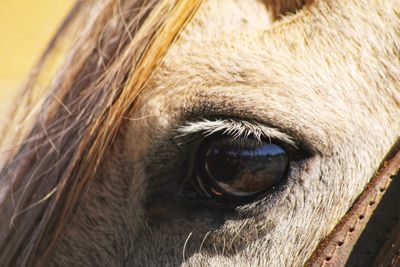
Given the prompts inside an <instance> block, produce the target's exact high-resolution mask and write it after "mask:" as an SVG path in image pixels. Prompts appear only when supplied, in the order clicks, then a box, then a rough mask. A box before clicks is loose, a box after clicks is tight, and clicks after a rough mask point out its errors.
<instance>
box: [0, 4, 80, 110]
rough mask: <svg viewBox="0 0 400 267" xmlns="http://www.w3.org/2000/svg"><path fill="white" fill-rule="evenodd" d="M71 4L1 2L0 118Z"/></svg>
mask: <svg viewBox="0 0 400 267" xmlns="http://www.w3.org/2000/svg"><path fill="white" fill-rule="evenodd" d="M74 2H75V1H74V0H0V112H1V113H2V114H0V116H1V115H3V114H4V108H5V106H6V105H7V104H8V103H10V100H11V99H12V96H13V95H14V94H15V93H16V92H17V91H18V89H19V86H20V84H21V82H22V81H23V80H24V78H25V77H26V75H27V74H28V73H29V70H30V68H31V67H32V66H33V64H34V63H35V61H36V60H37V59H38V58H39V56H40V54H41V52H42V50H43V49H44V48H45V46H46V44H47V42H48V41H49V40H50V38H51V37H52V35H53V34H54V32H55V31H56V29H57V27H58V25H59V24H60V23H61V21H62V19H63V17H64V16H66V14H67V13H68V10H69V9H70V8H71V7H72V5H73V4H74Z"/></svg>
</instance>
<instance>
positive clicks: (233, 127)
mask: <svg viewBox="0 0 400 267" xmlns="http://www.w3.org/2000/svg"><path fill="white" fill-rule="evenodd" d="M177 133H178V135H177V138H178V139H182V140H185V139H187V137H190V136H192V135H196V134H202V135H203V136H204V137H207V136H210V135H212V134H214V133H222V134H224V135H228V136H231V137H232V138H234V139H236V138H238V139H239V138H242V139H246V138H248V137H249V136H251V137H253V138H254V139H256V140H259V141H260V142H261V141H262V140H265V139H267V140H268V139H269V140H279V141H280V142H283V143H285V144H287V145H289V146H291V147H293V148H295V149H296V148H298V145H297V143H296V142H295V141H294V139H293V138H292V137H291V136H289V135H287V134H285V133H282V132H280V131H279V130H278V129H276V128H273V127H268V126H265V125H263V124H261V123H259V122H255V121H243V120H240V121H239V120H233V119H216V120H208V119H202V120H199V121H195V122H188V123H186V124H185V125H183V126H181V127H179V128H178V130H177Z"/></svg>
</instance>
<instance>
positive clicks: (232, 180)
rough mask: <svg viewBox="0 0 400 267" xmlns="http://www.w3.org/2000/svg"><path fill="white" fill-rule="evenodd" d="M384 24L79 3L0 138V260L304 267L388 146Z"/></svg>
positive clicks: (388, 43) (227, 2)
mask: <svg viewBox="0 0 400 267" xmlns="http://www.w3.org/2000/svg"><path fill="white" fill-rule="evenodd" d="M399 27H400V3H399V1H397V0H383V1H375V0H361V1H360V0H343V1H334V0H315V1H310V0H264V1H262V0H248V1H241V0H208V1H202V0H186V1H180V0H158V1H157V0H97V1H92V0H78V1H77V3H76V4H75V6H74V7H73V8H72V10H71V11H70V13H69V14H68V16H67V17H66V19H65V20H64V22H63V23H62V25H61V26H60V27H59V30H58V31H57V33H56V34H55V36H54V38H53V39H52V40H51V42H50V43H49V45H48V47H47V49H46V50H45V51H44V53H43V55H42V56H41V57H40V58H39V60H38V62H37V64H36V65H35V66H34V68H33V70H32V72H31V74H30V76H29V77H28V78H27V79H26V81H25V83H24V85H23V89H22V91H21V94H20V95H19V97H18V99H17V100H16V104H15V105H14V108H13V110H11V111H10V115H9V121H8V122H7V123H6V124H5V125H4V126H3V129H2V144H1V145H2V148H3V149H2V151H3V152H2V160H1V165H0V166H1V175H0V177H1V180H0V181H1V187H0V188H1V190H0V214H1V215H0V248H1V249H0V263H1V266H177V265H182V266H303V265H306V264H310V259H311V258H312V256H313V253H315V251H316V249H317V248H318V247H319V245H320V244H321V242H323V241H324V240H326V238H327V237H329V236H330V233H331V232H332V230H333V229H335V226H337V225H338V222H339V221H341V219H342V218H344V216H345V215H346V214H347V212H348V211H349V210H350V209H351V208H352V207H353V205H354V203H356V202H357V201H358V199H359V198H358V197H359V196H360V194H362V193H363V192H364V190H365V189H366V187H368V184H369V183H370V181H371V179H372V177H374V175H375V174H376V172H377V170H378V168H379V166H380V165H381V163H382V162H383V160H384V159H385V157H386V156H387V155H388V153H389V151H390V150H391V148H392V147H393V145H394V144H395V143H396V140H397V139H398V138H399V132H400V120H399V119H398V118H399V117H400V108H399V107H400V90H399V88H400V72H399V69H400V68H399V67H400V62H399V55H400V53H399V52H400V41H399V40H400V31H399ZM43 77H48V82H45V83H44V84H43V82H41V81H43ZM45 80H46V79H45ZM397 192H398V191H397ZM398 196H399V194H397V195H395V198H396V199H397V200H398ZM371 203H372V204H371V205H373V202H371ZM361 219H362V217H361V216H360V218H359V220H361ZM397 220H398V218H397ZM341 245H342V244H338V245H337V246H336V245H335V246H336V247H339V246H341ZM350 258H351V257H350ZM367 259H368V261H366V260H364V261H363V262H362V261H361V259H356V261H355V262H356V263H358V264H369V263H370V260H371V257H369V258H368V257H367ZM372 259H373V258H372ZM329 260H330V258H325V261H324V262H323V264H321V265H325V264H326V266H329V264H330V263H329ZM364 266H365V265H364Z"/></svg>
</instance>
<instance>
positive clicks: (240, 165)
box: [195, 137, 288, 201]
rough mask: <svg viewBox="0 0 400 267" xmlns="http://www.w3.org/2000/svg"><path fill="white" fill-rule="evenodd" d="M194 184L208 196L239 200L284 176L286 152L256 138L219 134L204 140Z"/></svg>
mask: <svg viewBox="0 0 400 267" xmlns="http://www.w3.org/2000/svg"><path fill="white" fill-rule="evenodd" d="M196 163H197V174H196V179H195V180H196V184H197V187H198V188H199V189H200V191H201V192H202V193H203V194H205V195H206V196H207V197H209V198H214V199H218V200H228V201H230V200H233V201H240V200H245V199H248V198H249V197H252V196H255V195H257V194H259V193H261V192H263V191H266V190H268V189H271V188H273V187H274V186H275V185H277V184H278V183H279V182H280V181H281V180H282V179H283V178H284V176H285V173H286V170H287V167H288V156H287V154H286V151H285V150H284V149H283V148H282V147H281V146H279V145H277V144H274V143H271V142H269V141H268V142H260V141H258V140H253V139H251V138H250V139H247V140H239V139H233V138H231V137H222V138H218V139H214V140H211V141H208V142H205V143H203V144H202V145H201V146H200V149H199V153H198V155H197V159H196Z"/></svg>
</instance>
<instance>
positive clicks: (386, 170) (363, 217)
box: [306, 143, 400, 266]
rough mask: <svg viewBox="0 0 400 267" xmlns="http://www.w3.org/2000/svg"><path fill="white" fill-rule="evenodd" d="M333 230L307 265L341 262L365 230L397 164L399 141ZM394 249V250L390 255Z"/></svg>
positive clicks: (398, 166) (398, 162) (398, 159)
mask: <svg viewBox="0 0 400 267" xmlns="http://www.w3.org/2000/svg"><path fill="white" fill-rule="evenodd" d="M393 151H395V152H396V153H391V157H388V158H389V159H388V160H386V161H384V164H383V165H382V167H381V168H380V170H379V172H378V173H377V174H376V175H375V176H374V178H373V179H372V180H371V182H370V183H369V184H368V186H367V188H366V189H365V190H364V192H363V193H362V194H361V195H360V196H359V197H358V199H357V200H356V201H355V203H354V205H353V206H352V208H351V209H350V210H349V211H348V213H347V214H346V215H345V216H344V217H343V218H342V219H341V221H340V222H339V223H338V224H337V225H336V227H335V228H334V230H333V231H332V232H331V233H330V234H329V235H328V236H327V237H326V238H325V239H324V240H323V241H321V242H320V244H319V245H318V247H317V249H316V250H315V251H314V253H313V255H312V256H311V257H310V258H309V259H308V260H307V262H306V266H343V265H345V264H346V261H347V259H348V258H349V256H350V254H351V252H352V249H353V247H354V246H355V244H356V243H357V240H358V239H359V237H360V236H361V234H362V233H363V231H364V230H365V227H366V225H367V223H368V221H369V220H370V219H371V216H372V214H373V211H374V210H375V209H376V208H377V206H378V203H380V201H381V199H382V197H383V195H384V194H385V193H386V191H387V189H388V187H389V186H390V184H391V182H392V181H393V178H394V176H395V175H396V174H397V173H398V171H399V168H400V143H398V144H397V145H396V146H395V150H393ZM394 254H395V251H393V255H394Z"/></svg>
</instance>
